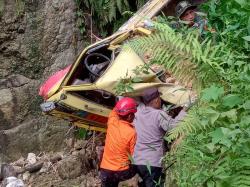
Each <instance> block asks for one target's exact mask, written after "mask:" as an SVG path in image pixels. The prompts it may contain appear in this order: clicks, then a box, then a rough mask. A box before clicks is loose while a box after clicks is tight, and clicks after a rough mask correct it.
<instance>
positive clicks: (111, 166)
mask: <svg viewBox="0 0 250 187" xmlns="http://www.w3.org/2000/svg"><path fill="white" fill-rule="evenodd" d="M135 143H136V132H135V129H134V127H133V125H132V124H130V123H129V122H127V121H123V120H120V119H119V116H118V115H117V114H116V112H115V110H113V111H112V112H111V113H110V114H109V119H108V129H107V135H106V140H105V147H104V153H103V158H102V162H101V168H103V169H107V170H112V171H123V170H126V169H129V164H130V163H131V162H130V159H129V158H130V157H131V155H132V154H133V152H134V146H135Z"/></svg>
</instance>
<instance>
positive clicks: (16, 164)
mask: <svg viewBox="0 0 250 187" xmlns="http://www.w3.org/2000/svg"><path fill="white" fill-rule="evenodd" d="M25 164H26V162H25V159H24V158H23V157H20V158H19V159H18V160H17V161H15V162H13V165H15V166H20V167H24V165H25Z"/></svg>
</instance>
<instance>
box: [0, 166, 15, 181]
mask: <svg viewBox="0 0 250 187" xmlns="http://www.w3.org/2000/svg"><path fill="white" fill-rule="evenodd" d="M0 169H1V176H0V179H5V178H7V177H16V176H17V173H16V171H15V168H14V167H13V166H11V165H9V164H2V165H1V167H0Z"/></svg>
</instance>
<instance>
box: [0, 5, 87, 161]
mask: <svg viewBox="0 0 250 187" xmlns="http://www.w3.org/2000/svg"><path fill="white" fill-rule="evenodd" d="M16 3H17V2H16V1H14V0H11V1H4V7H3V9H4V10H3V11H2V14H1V19H0V30H1V33H0V64H1V68H0V95H1V97H0V162H1V163H2V162H3V161H13V160H16V159H19V158H20V156H22V155H26V154H28V153H29V152H34V153H38V152H43V151H51V150H54V151H59V150H62V148H63V147H64V146H65V145H63V144H62V142H63V140H64V135H65V133H66V132H67V130H68V127H67V122H64V121H57V119H54V118H49V119H48V118H47V117H44V116H43V115H41V111H40V109H39V104H40V103H41V102H42V99H41V98H39V97H38V96H37V95H38V94H37V90H38V89H39V85H40V84H41V83H42V81H43V80H45V79H47V77H48V74H50V73H52V72H55V71H57V70H58V69H60V68H61V67H64V66H65V65H67V64H70V63H73V62H74V61H75V59H76V57H77V56H78V54H79V52H80V51H81V50H82V49H83V47H84V41H83V37H82V35H81V34H80V32H79V29H78V27H77V24H76V15H75V10H76V5H75V2H74V1H72V0H53V1H51V0H44V1H37V0H34V1H25V3H23V2H21V1H20V3H21V6H20V7H19V6H18V8H21V10H18V13H17V9H16V8H17V4H16ZM18 3H19V2H18ZM13 7H16V8H13Z"/></svg>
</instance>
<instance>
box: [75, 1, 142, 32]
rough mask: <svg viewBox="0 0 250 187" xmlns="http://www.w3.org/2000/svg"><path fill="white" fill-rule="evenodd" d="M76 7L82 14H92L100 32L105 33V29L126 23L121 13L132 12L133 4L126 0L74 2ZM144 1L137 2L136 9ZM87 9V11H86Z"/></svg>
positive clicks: (125, 17)
mask: <svg viewBox="0 0 250 187" xmlns="http://www.w3.org/2000/svg"><path fill="white" fill-rule="evenodd" d="M75 1H76V4H77V7H78V9H79V10H81V11H82V12H83V13H92V19H93V20H94V22H95V23H96V25H97V27H98V28H99V29H100V30H101V32H103V33H104V32H106V31H105V30H104V29H105V27H110V25H111V26H115V27H114V28H115V29H116V28H117V26H116V23H119V24H120V25H121V24H122V23H123V22H124V21H126V19H127V16H124V15H123V13H124V12H126V11H132V9H133V8H134V7H132V5H133V3H131V2H129V1H128V0H105V1H104V0H75ZM144 3H145V0H137V2H136V4H137V8H139V7H141V5H143V4H144ZM86 8H87V10H86Z"/></svg>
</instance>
